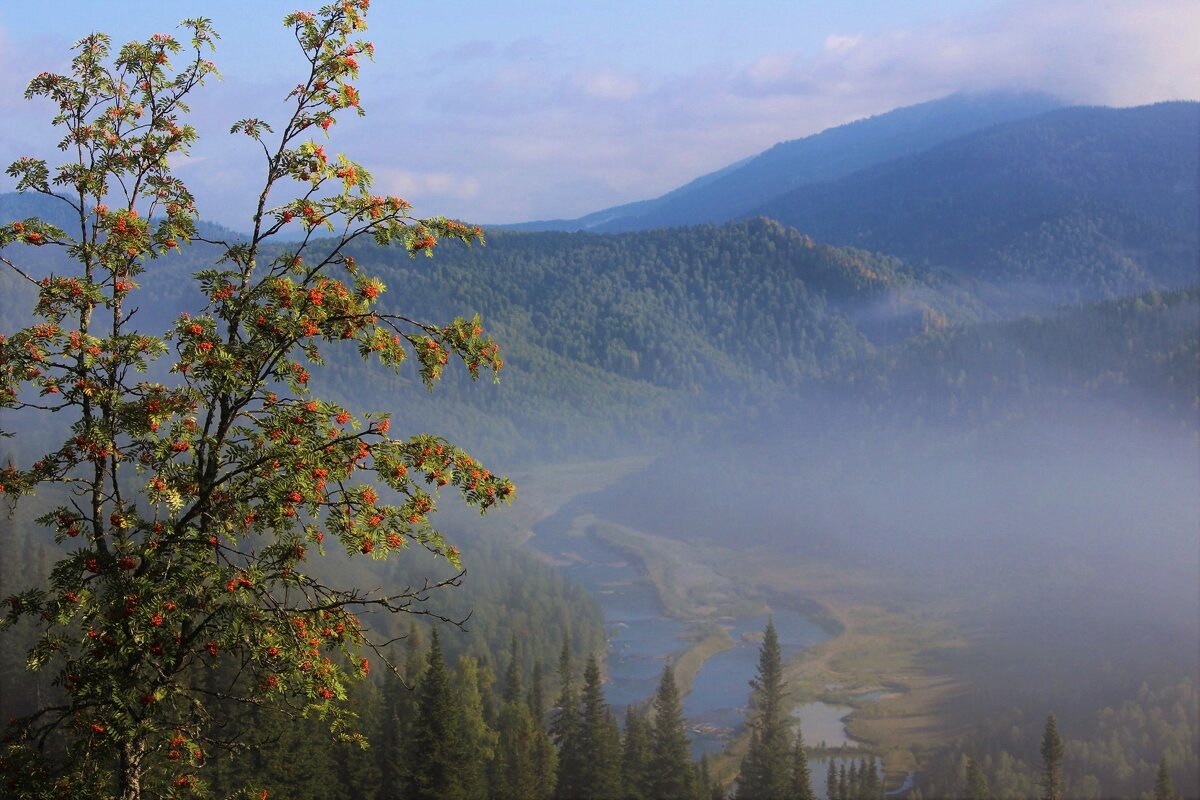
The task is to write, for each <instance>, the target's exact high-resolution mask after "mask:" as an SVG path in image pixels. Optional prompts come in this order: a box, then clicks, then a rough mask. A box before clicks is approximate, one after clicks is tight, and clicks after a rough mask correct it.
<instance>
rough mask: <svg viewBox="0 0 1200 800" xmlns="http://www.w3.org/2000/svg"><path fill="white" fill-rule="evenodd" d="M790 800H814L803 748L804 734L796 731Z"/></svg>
mask: <svg viewBox="0 0 1200 800" xmlns="http://www.w3.org/2000/svg"><path fill="white" fill-rule="evenodd" d="M791 800H816V794H814V793H813V787H812V773H811V772H810V771H809V769H808V752H807V750H806V749H805V747H804V734H803V733H802V732H801V731H800V730H799V729H797V730H796V740H795V742H793V744H792V792H791Z"/></svg>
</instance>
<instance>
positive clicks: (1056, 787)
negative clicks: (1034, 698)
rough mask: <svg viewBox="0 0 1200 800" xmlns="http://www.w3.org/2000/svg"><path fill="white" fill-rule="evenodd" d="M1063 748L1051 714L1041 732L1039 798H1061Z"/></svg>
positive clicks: (1056, 799)
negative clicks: (1043, 731) (1040, 791)
mask: <svg viewBox="0 0 1200 800" xmlns="http://www.w3.org/2000/svg"><path fill="white" fill-rule="evenodd" d="M1063 755H1064V748H1063V743H1062V738H1061V737H1060V736H1059V735H1058V723H1057V722H1055V720H1054V715H1053V714H1051V715H1050V716H1048V717H1047V718H1046V730H1045V733H1043V734H1042V779H1041V790H1042V793H1041V796H1040V800H1062V797H1063V778H1062V765H1063Z"/></svg>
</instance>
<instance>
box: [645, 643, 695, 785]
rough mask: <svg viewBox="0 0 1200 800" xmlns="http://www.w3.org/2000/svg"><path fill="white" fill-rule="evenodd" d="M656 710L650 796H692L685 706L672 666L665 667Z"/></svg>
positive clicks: (654, 707)
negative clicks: (680, 697) (684, 718)
mask: <svg viewBox="0 0 1200 800" xmlns="http://www.w3.org/2000/svg"><path fill="white" fill-rule="evenodd" d="M653 709H654V721H653V723H652V728H651V743H650V766H649V773H650V774H649V778H650V780H649V782H648V783H647V784H646V787H647V791H646V796H647V797H648V798H652V799H653V800H667V798H672V797H688V796H690V795H691V794H692V792H693V789H694V786H693V775H692V764H691V757H690V756H689V755H688V737H687V731H686V730H685V729H684V720H683V706H682V704H681V703H680V699H679V689H678V688H677V687H676V685H675V668H674V666H673V665H672V664H670V663H668V664H667V665H666V666H665V667H663V671H662V677H661V678H660V679H659V682H658V690H657V691H656V692H655V693H654V703H653Z"/></svg>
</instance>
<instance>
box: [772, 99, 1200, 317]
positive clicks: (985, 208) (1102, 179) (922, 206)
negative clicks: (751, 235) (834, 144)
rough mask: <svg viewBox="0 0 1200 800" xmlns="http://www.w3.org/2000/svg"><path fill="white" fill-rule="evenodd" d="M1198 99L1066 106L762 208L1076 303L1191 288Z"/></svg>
mask: <svg viewBox="0 0 1200 800" xmlns="http://www.w3.org/2000/svg"><path fill="white" fill-rule="evenodd" d="M1198 138H1200V104H1197V103H1163V104H1159V105H1155V106H1146V107H1141V108H1129V109H1111V108H1083V107H1080V108H1066V109H1061V110H1058V111H1052V112H1049V113H1047V114H1043V115H1041V116H1038V117H1034V118H1031V119H1027V120H1021V121H1017V122H1011V123H1007V124H1004V125H998V126H996V127H993V128H990V129H988V130H985V131H980V132H978V133H974V134H970V135H967V136H964V137H962V138H960V139H956V140H954V141H952V142H947V143H945V144H942V145H939V146H937V147H934V148H932V149H930V150H928V151H926V152H924V153H921V154H918V155H915V156H912V157H909V158H905V159H899V160H896V161H893V162H889V163H887V164H883V165H880V166H877V167H873V168H871V169H867V170H864V171H862V172H860V173H857V174H855V175H852V176H849V177H847V178H843V179H841V180H836V181H830V182H828V183H825V184H822V185H818V186H812V187H806V188H805V189H802V190H797V191H794V192H791V193H789V194H787V195H784V196H781V197H779V198H776V199H774V200H772V201H770V202H767V203H764V204H763V205H761V206H759V207H758V208H757V209H755V211H754V212H753V213H756V214H765V215H768V216H771V217H774V218H776V219H779V220H781V221H783V222H784V223H786V224H788V225H792V226H794V227H796V228H797V229H799V230H801V231H804V232H805V233H808V234H810V235H811V236H813V237H814V238H816V239H817V240H818V241H823V242H829V243H831V244H838V245H850V246H855V247H864V248H868V249H871V250H883V251H885V252H888V253H892V254H895V255H898V256H901V257H902V258H905V259H906V260H909V261H911V262H914V263H918V264H926V265H929V266H931V267H935V268H939V269H946V270H951V271H953V272H956V273H958V274H962V275H969V276H973V277H976V278H979V279H981V280H984V281H987V282H990V283H994V284H998V285H1001V286H1010V287H1013V288H1017V287H1020V288H1023V289H1024V290H1025V293H1026V296H1027V298H1028V299H1029V300H1031V301H1034V302H1036V303H1038V304H1040V305H1042V306H1043V307H1044V305H1045V304H1046V302H1047V301H1049V302H1051V303H1053V302H1074V301H1078V300H1087V299H1101V298H1106V297H1115V296H1119V295H1122V294H1128V293H1133V292H1139V291H1144V290H1147V289H1154V288H1170V287H1178V286H1184V285H1188V284H1190V283H1194V282H1195V280H1196V264H1197V263H1198V258H1200V256H1198V253H1200V232H1198V230H1197V226H1196V219H1197V214H1198V213H1200V212H1198V209H1200V202H1198V194H1200V189H1198V188H1197V182H1196V173H1197V168H1198V158H1200V156H1198V155H1197V148H1196V141H1197V140H1198Z"/></svg>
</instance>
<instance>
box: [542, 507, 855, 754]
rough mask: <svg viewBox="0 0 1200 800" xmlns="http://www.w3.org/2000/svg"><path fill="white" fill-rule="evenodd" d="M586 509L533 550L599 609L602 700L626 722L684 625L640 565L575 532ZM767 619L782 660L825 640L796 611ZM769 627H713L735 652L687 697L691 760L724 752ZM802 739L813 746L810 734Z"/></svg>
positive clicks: (716, 660)
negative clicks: (725, 634) (603, 630)
mask: <svg viewBox="0 0 1200 800" xmlns="http://www.w3.org/2000/svg"><path fill="white" fill-rule="evenodd" d="M584 501H586V498H580V499H578V500H576V501H573V502H572V503H569V504H568V505H566V506H564V507H563V508H562V509H560V510H559V511H558V512H557V513H555V514H554V515H552V516H550V517H548V518H547V519H545V520H542V522H540V523H538V524H537V525H536V526H535V527H534V534H535V539H534V542H533V544H534V546H535V547H536V548H537V549H538V550H540V551H541V552H543V553H545V554H546V555H548V556H550V557H551V558H553V559H554V561H555V562H556V563H557V564H558V565H559V569H560V570H561V571H562V572H563V573H564V574H565V575H566V576H568V577H569V578H570V579H572V580H574V581H576V582H578V583H580V584H582V585H583V586H584V587H585V588H586V589H587V590H588V591H590V592H591V593H592V594H593V595H594V596H595V597H596V599H597V600H598V601H599V603H600V607H601V609H602V610H603V612H604V618H605V624H606V627H607V630H608V653H607V657H606V659H605V675H606V683H605V687H604V688H605V696H606V698H607V700H608V702H609V704H611V705H612V706H613V709H614V710H615V711H616V712H617V714H618V716H623V715H624V711H625V707H626V706H627V705H631V704H637V703H642V702H644V701H646V700H648V699H649V698H651V697H652V696H653V694H654V690H655V688H656V687H657V685H658V680H659V676H660V675H661V674H662V669H663V666H664V664H665V663H666V661H667V659H668V658H669V657H672V656H678V655H679V654H681V653H683V651H684V650H686V649H687V645H688V642H687V641H686V640H685V638H684V636H685V634H686V633H687V632H688V628H689V623H687V622H684V621H681V620H677V619H671V618H668V617H666V616H664V615H663V613H662V608H661V605H660V602H659V598H658V594H657V592H656V591H655V588H654V585H653V584H652V583H651V582H650V581H649V580H648V579H647V578H646V577H645V576H644V575H643V574H641V571H640V565H639V564H637V563H635V562H634V561H633V560H631V559H630V558H629V557H628V556H626V555H625V554H623V553H621V552H619V551H618V550H616V549H614V548H612V547H610V546H608V545H606V544H605V543H604V542H602V541H600V540H598V539H597V538H595V537H592V536H588V535H586V534H585V533H584V531H583V530H582V529H579V528H578V527H576V528H573V527H572V523H573V521H574V520H575V519H576V518H577V517H578V516H580V515H581V514H584V513H588V512H590V511H591V510H592V509H590V508H588V507H587V506H586V505H585V504H584ZM772 616H773V617H774V620H775V629H776V631H777V633H778V635H779V642H780V646H781V649H782V651H783V655H784V658H788V657H790V656H793V655H795V654H796V653H797V652H799V651H800V650H801V649H802V648H804V647H809V646H811V645H814V644H816V643H818V642H822V641H825V640H826V639H828V638H829V635H828V634H827V633H826V632H825V631H823V630H822V629H821V628H820V627H819V626H817V625H816V624H814V623H812V622H811V621H809V620H808V619H806V618H805V617H804V616H802V615H801V614H800V613H798V612H796V611H792V610H789V609H779V610H775V611H774V612H773V613H772ZM767 619H768V617H767V615H766V614H762V615H756V616H749V617H742V618H726V619H720V620H717V622H718V624H720V625H722V626H724V627H725V628H726V629H727V630H728V631H729V633H730V635H731V636H732V637H733V639H734V641H735V643H736V644H735V646H734V647H733V648H731V649H729V650H725V651H723V652H720V653H718V654H716V655H715V656H713V657H711V658H709V659H708V660H707V661H706V662H705V663H704V665H703V666H702V667H701V668H700V671H699V673H698V674H697V675H696V680H695V683H694V685H693V687H692V689H691V691H690V692H689V693H688V694H687V695H686V696H685V697H684V700H683V711H684V716H685V717H686V718H687V721H688V726H689V728H690V734H691V739H692V754H693V756H694V757H698V756H699V755H701V754H702V753H713V752H719V751H720V750H723V749H724V747H725V745H726V744H727V743H728V741H729V738H730V737H731V736H732V735H733V734H734V733H736V731H737V729H738V728H739V727H740V726H741V724H742V720H743V716H744V714H745V707H746V704H747V701H748V700H749V693H750V687H749V681H750V679H751V678H753V677H754V676H755V674H756V673H757V670H758V651H759V645H760V642H761V639H762V636H761V634H762V632H763V630H764V629H765V628H766V625H767ZM820 705H822V704H812V705H810V706H807V708H815V707H817V706H820ZM843 736H844V730H843ZM827 738H832V737H831V736H829V735H827ZM806 739H807V740H808V741H809V743H810V744H814V743H815V742H814V740H813V738H812V737H811V736H808V735H807V734H806Z"/></svg>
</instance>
